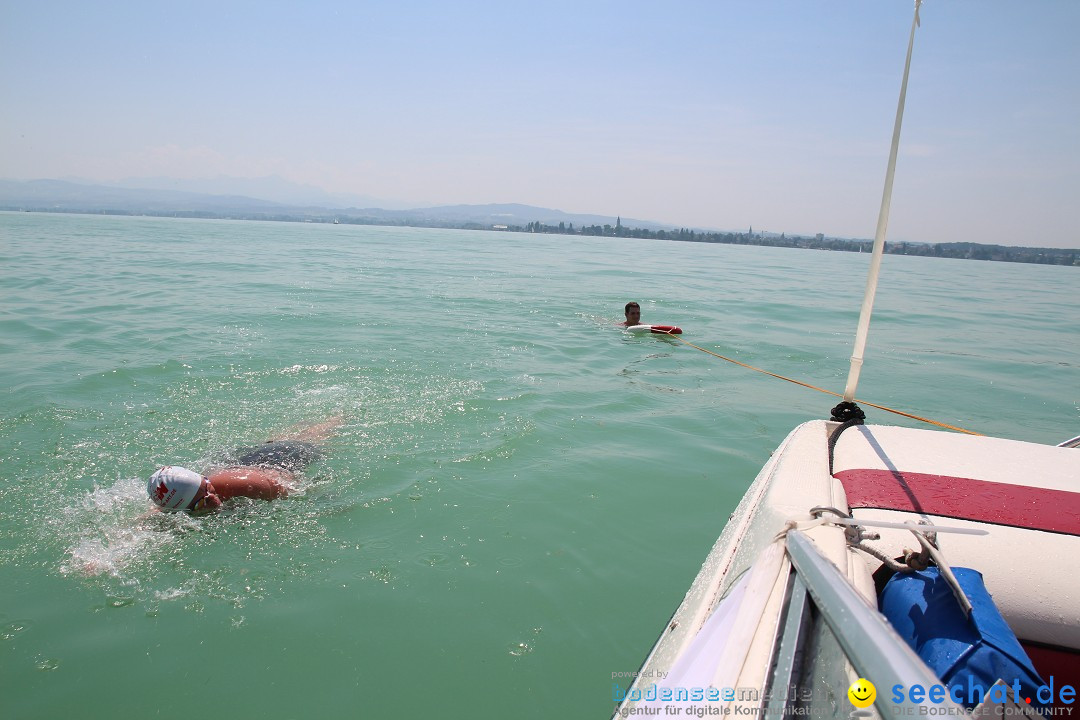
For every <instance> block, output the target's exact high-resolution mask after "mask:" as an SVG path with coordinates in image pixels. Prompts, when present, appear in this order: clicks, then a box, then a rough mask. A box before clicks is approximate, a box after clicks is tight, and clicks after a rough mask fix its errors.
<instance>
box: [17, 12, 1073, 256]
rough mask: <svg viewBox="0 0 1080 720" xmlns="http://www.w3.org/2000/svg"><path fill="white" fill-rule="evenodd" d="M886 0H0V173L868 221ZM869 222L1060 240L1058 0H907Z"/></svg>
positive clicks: (1068, 74) (718, 223) (711, 220)
mask: <svg viewBox="0 0 1080 720" xmlns="http://www.w3.org/2000/svg"><path fill="white" fill-rule="evenodd" d="M913 7H914V4H913V2H912V0H814V1H811V0H754V1H748V0H739V1H738V2H734V1H732V0H702V1H693V2H691V1H684V0H667V1H665V2H655V0H654V1H651V2H638V1H637V0H620V1H618V2H614V1H611V2H609V1H607V0H598V1H591V0H574V1H573V2H569V1H564V0H544V1H543V2H536V0H530V1H529V2H518V1H517V0H498V1H496V0H490V1H488V2H475V1H472V0H459V1H458V2H453V3H450V2H445V1H440V2H429V1H427V0H415V1H414V0H399V1H397V2H386V1H385V0H383V1H381V2H368V1H366V0H351V1H349V2H329V1H327V0H307V1H305V2H303V3H300V2H274V1H258V2H241V1H239V0H217V1H216V2H203V1H202V0H184V1H183V2H174V1H173V0H160V1H157V0H155V1H154V2H146V1H145V0H139V2H118V1H110V0H101V1H100V2H93V3H89V2H85V1H84V0H78V1H77V2H65V1H60V0H37V1H35V2H25V1H24V0H0V178H4V179H16V180H29V179H40V178H81V179H85V180H91V181H98V182H117V181H121V180H123V179H126V178H132V177H170V178H184V179H194V178H214V177H218V176H229V177H242V178H258V177H268V176H276V177H280V178H284V179H286V180H289V181H292V182H296V183H302V184H307V185H313V186H317V187H320V188H322V189H324V190H326V191H328V192H332V193H347V194H355V195H367V196H374V197H376V198H380V199H384V200H386V201H387V203H395V204H398V205H400V204H409V205H414V206H426V205H443V204H459V203H461V204H483V203H509V202H516V203H525V204H529V205H537V206H541V207H548V208H556V209H559V210H564V211H566V212H572V213H597V214H604V215H611V216H615V215H621V216H622V217H629V218H637V219H642V220H651V221H657V222H664V223H670V224H673V225H679V226H686V227H697V228H707V229H717V230H745V229H747V228H749V227H751V226H752V227H753V228H754V230H755V231H768V232H777V233H779V232H786V233H788V234H815V233H824V234H825V235H827V236H830V237H850V238H872V237H873V236H874V232H875V227H876V224H877V218H878V210H879V206H880V204H881V198H882V188H883V185H884V179H885V169H886V164H887V160H888V154H889V144H890V140H891V136H892V131H893V123H894V119H895V114H896V104H897V99H898V96H899V90H900V81H901V77H902V71H903V63H904V55H905V52H906V49H907V43H908V35H909V31H910V28H911V24H912V16H913ZM920 15H921V20H922V26H921V28H919V30H918V31H917V33H916V38H915V48H914V56H913V59H912V68H911V80H910V85H909V89H908V96H907V109H906V113H905V117H904V122H903V131H902V135H901V143H900V155H899V159H898V165H897V172H896V184H895V190H894V194H893V200H892V210H891V216H890V221H889V226H888V238H889V239H890V240H893V241H900V240H904V241H912V242H957V241H967V242H982V243H993V244H1002V245H1027V246H1042V247H1073V248H1080V222H1078V219H1077V212H1078V211H1077V210H1076V207H1077V200H1078V198H1080V41H1078V38H1077V34H1078V33H1080V0H1030V1H1028V2H1016V1H1015V0H1010V1H1007V0H926V1H925V2H924V4H923V6H922V9H921V12H920Z"/></svg>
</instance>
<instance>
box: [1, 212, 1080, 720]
mask: <svg viewBox="0 0 1080 720" xmlns="http://www.w3.org/2000/svg"><path fill="white" fill-rule="evenodd" d="M0 259H2V264H0V298H2V303H0V363H2V364H0V368H2V370H0V373H2V375H0V377H2V379H3V382H2V385H0V388H2V392H3V398H4V402H3V406H2V410H0V508H2V510H0V716H3V717H5V718H6V717H11V718H56V717H78V718H115V717H161V718H186V717H191V716H198V717H210V718H216V717H221V718H233V717H272V718H308V717H335V718H336V717H365V718H369V717H370V718H393V717H418V716H421V715H426V714H430V715H433V716H438V717H445V718H477V717H481V718H504V717H517V718H548V717H583V718H584V717H606V716H607V715H609V714H610V711H611V707H612V703H611V694H610V693H611V675H612V673H616V672H626V671H630V670H636V669H637V667H638V666H639V664H640V663H641V662H642V660H643V659H644V657H645V656H646V654H647V653H648V651H649V649H650V647H651V645H652V643H653V641H654V640H655V639H656V637H657V635H658V634H659V632H660V631H661V629H662V628H663V626H664V623H665V621H666V620H667V619H668V617H669V616H670V614H671V612H672V611H673V610H674V609H675V607H676V606H677V605H678V603H679V601H680V600H681V599H682V596H683V593H684V592H685V590H686V588H687V587H688V585H689V583H690V581H691V580H692V579H693V577H694V575H695V574H696V572H697V570H698V568H699V566H700V564H701V562H702V560H703V559H704V557H705V555H706V553H707V552H708V550H709V548H710V547H711V545H712V543H713V541H714V540H715V539H716V537H717V535H718V534H719V532H720V530H721V529H722V527H723V524H724V521H725V520H726V518H727V516H728V514H729V513H730V512H731V511H732V510H733V509H734V507H735V504H736V503H737V502H738V499H739V498H740V496H741V494H742V492H743V491H744V490H745V488H746V487H747V486H748V485H749V483H750V481H751V480H752V479H753V477H754V474H755V473H756V471H757V470H758V469H759V468H760V467H761V465H762V464H763V463H764V462H765V460H766V459H767V458H768V456H769V453H770V451H771V450H772V449H773V448H775V447H776V446H777V445H778V444H779V443H780V441H781V440H782V439H783V437H784V436H785V435H786V434H787V432H788V431H789V430H791V428H792V427H794V426H795V425H796V424H798V423H800V422H802V421H805V420H809V419H815V418H821V417H825V416H827V414H828V410H829V408H830V407H832V405H833V404H835V402H836V400H835V398H832V397H829V396H826V395H822V394H819V393H815V392H813V391H810V390H807V389H805V388H802V387H798V386H796V385H792V384H789V383H785V382H782V381H780V380H776V379H774V378H771V377H768V376H765V375H761V374H758V373H754V372H752V371H749V370H746V369H744V368H741V367H738V366H736V365H732V364H729V363H726V362H724V361H722V360H718V359H716V358H714V357H711V356H709V355H706V354H704V353H701V352H699V351H697V350H695V349H693V348H690V347H688V346H686V345H684V344H682V343H680V342H678V341H676V340H673V339H671V338H664V337H659V336H632V335H629V334H627V333H625V332H624V331H622V330H619V329H617V328H616V327H614V323H615V322H617V321H619V320H621V319H622V305H623V304H624V303H625V302H626V301H627V300H630V299H635V300H638V301H639V302H641V304H642V307H643V316H644V319H645V321H646V322H655V323H670V324H678V325H680V326H682V327H683V328H684V329H685V330H686V334H685V335H684V336H683V337H684V338H685V339H687V340H688V341H690V342H693V343H694V344H697V345H700V346H701V347H703V348H706V349H708V350H711V351H713V352H716V353H719V354H722V355H725V356H728V357H732V358H734V359H738V360H739V361H741V362H745V363H749V364H751V365H755V366H758V367H762V368H764V369H767V370H769V371H770V372H774V373H777V374H781V375H785V376H790V377H794V378H797V379H799V380H802V381H805V382H808V383H812V384H814V385H819V386H822V387H825V388H827V389H830V390H834V391H842V390H843V387H844V382H845V378H846V374H847V358H848V356H849V355H850V354H851V345H852V337H853V335H854V329H855V324H856V320H857V315H858V309H859V303H860V301H861V296H862V291H863V285H864V283H865V273H866V267H867V264H868V260H869V258H868V256H866V255H859V254H851V253H828V252H815V251H805V250H791V249H779V248H756V247H742V246H730V245H705V244H697V243H679V242H665V241H659V240H632V239H624V238H620V239H615V238H580V237H568V236H558V235H527V234H507V233H490V232H473V231H459V230H426V229H408V228H380V227H363V226H349V225H316V224H300V223H262V222H240V221H212V220H183V219H167V218H140V217H99V216H77V215H47V214H35V213H0ZM884 267H885V269H884V273H885V275H884V277H883V280H882V285H881V288H880V289H879V293H878V304H877V309H876V311H875V316H874V324H873V326H872V328H871V333H870V347H869V351H868V360H867V364H866V366H865V367H864V370H863V373H862V382H861V384H860V388H859V396H860V397H862V398H865V399H867V400H870V401H872V402H875V403H879V404H882V405H887V406H891V407H896V408H899V409H903V410H905V411H909V412H914V413H917V414H920V415H924V416H928V417H931V418H934V419H936V420H940V421H942V422H947V423H950V424H955V425H960V426H963V427H966V428H969V429H972V430H977V431H979V432H983V433H988V434H993V435H999V436H1003V437H1011V438H1017V439H1021V440H1028V441H1032V442H1040V443H1049V444H1056V443H1058V442H1061V441H1062V440H1064V439H1066V438H1068V437H1072V436H1073V435H1077V434H1080V343H1078V338H1080V320H1078V318H1077V315H1076V313H1075V307H1076V305H1077V303H1078V301H1080V274H1078V271H1077V269H1075V268H1066V267H1043V266H1034V265H1016V264H1006V263H984V262H976V261H957V260H940V259H930V258H909V257H898V256H889V257H886V259H885V264H884ZM338 414H340V415H343V416H344V418H345V424H344V425H343V426H342V428H341V429H340V432H339V433H338V434H337V435H336V436H335V437H334V438H333V439H332V440H331V442H330V450H331V452H330V454H329V456H328V457H327V458H326V459H325V460H323V461H321V462H319V463H318V464H316V465H313V466H311V467H310V468H309V469H308V471H307V473H306V474H305V475H304V476H303V477H302V478H301V479H300V487H299V489H298V492H296V493H294V494H293V495H291V496H290V497H289V498H287V499H285V500H282V501H278V502H274V503H265V502H254V501H237V502H234V504H233V505H232V506H230V507H228V508H227V509H226V511H224V512H222V513H220V514H218V515H216V516H212V517H207V518H200V519H193V518H190V517H187V516H164V515H154V516H147V515H146V512H147V510H148V507H149V505H148V501H147V498H146V491H145V478H146V477H147V476H148V475H149V473H151V472H152V471H153V470H154V469H155V468H156V467H157V466H159V465H163V464H183V465H187V466H190V467H193V468H205V467H207V466H209V465H210V464H212V463H213V462H214V461H215V458H220V457H221V456H222V455H223V454H226V453H228V452H229V451H230V450H231V449H232V448H234V447H236V446H237V445H243V444H249V443H253V442H259V441H260V440H262V439H265V438H267V437H269V436H271V435H273V434H274V433H276V432H277V431H279V430H281V429H282V428H286V427H289V426H293V425H297V424H302V423H311V422H317V421H319V420H322V419H325V418H327V417H330V416H334V415H338ZM868 415H869V419H870V421H872V422H885V423H894V424H900V425H916V424H917V423H915V422H914V421H911V420H906V419H904V418H899V417H896V416H892V415H889V414H887V413H883V412H880V411H874V410H870V412H868Z"/></svg>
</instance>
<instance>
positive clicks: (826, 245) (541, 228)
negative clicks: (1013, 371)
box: [0, 206, 1080, 267]
mask: <svg viewBox="0 0 1080 720" xmlns="http://www.w3.org/2000/svg"><path fill="white" fill-rule="evenodd" d="M0 211H6V212H32V213H56V214H65V215H114V216H126V217H161V218H169V217H172V218H186V219H196V220H259V221H268V222H296V223H319V224H340V225H371V226H381V227H417V228H444V229H456V230H483V231H488V232H519V233H543V234H550V235H579V236H580V235H585V236H591V237H628V238H641V239H653V240H672V241H677V242H701V243H717V244H724V245H755V246H759V247H785V248H796V249H803V250H830V251H838V252H866V253H869V252H871V251H872V250H873V242H872V241H870V240H849V239H842V238H830V237H826V236H824V235H822V234H818V235H815V236H813V237H809V236H803V235H790V236H789V235H787V234H786V233H781V234H780V235H774V234H771V233H770V234H764V233H754V232H753V230H752V229H751V230H749V231H748V232H745V233H735V232H714V231H703V230H690V229H687V228H679V229H674V230H652V229H647V228H636V227H628V226H624V225H622V224H621V220H616V224H615V225H610V224H605V225H583V226H580V227H577V228H575V227H574V225H573V223H570V224H569V225H567V224H565V223H559V224H558V225H547V224H544V223H541V222H531V223H527V224H525V225H513V224H505V225H502V224H498V225H496V224H485V223H479V222H455V221H436V220H419V219H408V218H402V219H400V220H390V219H387V218H377V217H364V216H358V215H355V214H349V213H334V212H332V211H328V212H325V213H319V214H311V215H296V214H292V213H272V212H213V211H206V210H176V211H173V210H170V211H160V212H154V211H140V212H135V211H129V210H116V209H107V208H102V209H82V208H80V209H68V208H55V207H54V208H49V207H27V206H21V207H14V206H0ZM885 253H886V254H889V255H914V256H919V257H936V258H950V259H958V260H988V261H993V262H1016V263H1031V264H1038V265H1064V266H1072V267H1080V250H1075V249H1069V248H1034V247H1030V248H1029V247H1019V246H1009V245H984V244H981V243H973V242H954V243H914V242H893V241H886V243H885Z"/></svg>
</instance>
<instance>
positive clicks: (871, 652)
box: [764, 530, 964, 718]
mask: <svg viewBox="0 0 1080 720" xmlns="http://www.w3.org/2000/svg"><path fill="white" fill-rule="evenodd" d="M787 552H788V556H789V557H790V558H791V564H792V571H791V575H790V578H789V583H788V602H787V603H785V605H786V608H787V609H786V613H785V617H784V618H783V619H782V622H781V626H780V629H779V634H778V639H777V643H776V644H775V646H774V649H775V652H774V656H773V657H774V662H773V670H772V674H771V679H770V682H769V685H768V687H767V689H766V692H765V694H764V697H765V698H767V700H766V704H765V708H764V714H765V716H766V717H770V718H772V717H786V716H788V715H791V714H793V712H792V707H791V706H792V705H793V704H796V703H805V702H806V700H804V699H801V698H805V697H806V696H805V694H803V695H800V693H799V692H797V690H796V689H798V688H803V689H806V686H807V685H809V686H810V690H813V689H814V687H821V686H823V685H831V686H832V687H834V688H836V687H837V683H838V682H839V683H841V685H840V686H841V687H842V689H843V690H844V691H846V690H847V687H848V683H847V682H844V681H842V680H840V678H839V675H841V674H842V672H843V670H842V667H841V665H842V663H840V662H837V661H839V660H841V659H842V658H841V657H835V658H831V657H830V656H831V655H833V654H834V653H832V652H831V651H830V648H829V645H830V644H832V643H833V642H834V640H833V639H835V644H836V645H838V647H837V648H835V655H840V654H842V655H843V656H845V657H846V658H847V660H848V662H850V664H851V666H852V667H853V668H854V671H855V672H856V673H857V675H858V676H859V677H860V678H868V679H871V678H872V680H871V682H873V684H874V685H875V686H876V687H877V688H880V690H879V691H878V693H877V698H876V700H875V703H874V706H875V707H876V708H877V710H878V713H879V714H880V716H881V717H893V716H895V715H897V714H903V715H907V714H911V715H918V714H919V707H920V706H919V705H917V704H915V703H913V702H911V700H910V698H909V697H907V696H905V697H904V698H903V699H902V700H901V701H900V702H894V699H893V698H891V697H890V696H889V693H888V692H887V689H889V688H892V687H894V686H896V685H901V686H903V687H908V688H909V687H912V686H915V685H921V686H922V687H924V688H929V687H931V686H933V685H937V684H940V683H941V680H940V679H938V677H937V676H936V675H935V674H934V673H933V671H932V670H930V668H929V667H927V666H926V664H925V663H924V662H923V661H922V660H921V659H920V658H919V657H918V655H916V654H915V651H914V650H912V649H911V647H910V646H909V645H908V644H907V643H906V642H905V641H904V640H903V639H902V638H901V637H900V636H899V635H898V634H897V633H896V631H895V630H894V629H893V628H892V626H890V625H889V623H888V621H887V620H886V619H885V617H884V616H883V615H881V614H880V613H879V612H878V611H877V609H876V608H874V607H871V606H870V605H869V604H868V603H867V601H866V600H865V599H864V598H863V597H862V596H861V595H859V594H858V592H857V591H856V590H855V588H854V587H853V586H852V585H851V583H850V582H849V581H848V580H847V578H846V577H845V576H844V575H843V573H841V572H840V570H839V569H838V568H837V567H836V565H834V564H833V563H832V562H831V561H830V560H829V559H827V558H826V557H825V556H824V555H822V554H821V552H820V551H819V550H818V549H817V547H816V545H815V544H814V542H813V541H812V540H811V539H810V538H809V537H807V536H806V535H805V534H804V533H803V532H802V531H799V530H791V531H789V532H788V534H787ZM822 622H823V623H824V624H825V626H827V628H828V630H829V631H830V632H828V633H822V632H819V631H817V630H818V629H816V628H815V625H817V624H820V623H822ZM822 629H823V628H822ZM822 638H825V639H824V640H823V639H822ZM825 673H829V674H831V675H830V677H829V678H825V677H822V675H823V674H825ZM815 676H816V677H815ZM789 689H791V690H796V691H794V692H790V691H789ZM810 702H813V701H812V700H811V701H810ZM938 707H939V708H941V710H940V713H941V714H948V715H953V714H955V715H963V714H964V709H963V708H962V707H960V706H959V705H956V704H955V703H952V702H951V700H950V701H946V702H945V703H943V704H941V705H939V706H938ZM852 715H853V716H855V717H859V716H873V715H874V713H873V712H871V711H869V710H856V711H855V712H854V713H852Z"/></svg>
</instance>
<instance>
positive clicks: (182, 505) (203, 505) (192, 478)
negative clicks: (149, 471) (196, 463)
mask: <svg viewBox="0 0 1080 720" xmlns="http://www.w3.org/2000/svg"><path fill="white" fill-rule="evenodd" d="M146 492H148V493H149V494H150V499H151V500H153V501H154V504H155V505H157V506H158V507H160V508H161V509H162V510H190V511H192V512H198V511H201V510H204V509H206V510H215V509H217V508H218V507H220V505H221V499H220V498H218V497H217V495H216V494H215V493H214V486H213V485H211V484H210V480H209V479H208V478H205V477H203V476H202V475H200V474H199V473H197V472H194V471H192V470H188V469H187V468H182V467H177V466H175V465H166V466H165V467H163V468H160V469H159V470H158V471H157V472H155V473H154V474H153V475H151V476H150V481H149V482H148V483H147V484H146Z"/></svg>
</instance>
